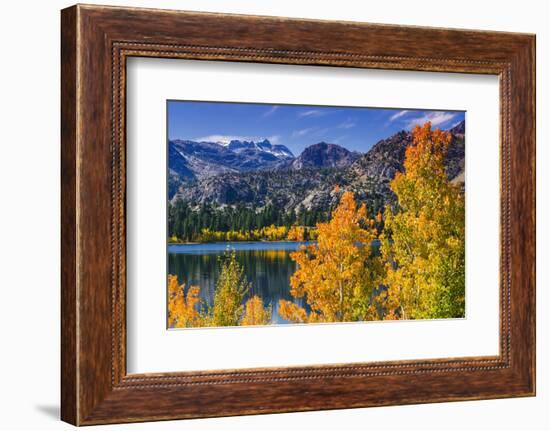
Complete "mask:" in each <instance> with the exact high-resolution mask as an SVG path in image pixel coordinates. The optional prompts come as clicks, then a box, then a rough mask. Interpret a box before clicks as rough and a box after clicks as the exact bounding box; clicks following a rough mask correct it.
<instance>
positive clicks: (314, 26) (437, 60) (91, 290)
mask: <svg viewBox="0 0 550 431" xmlns="http://www.w3.org/2000/svg"><path fill="white" fill-rule="evenodd" d="M61 16H62V26H61V47H62V60H61V71H62V77H61V78H62V93H61V107H62V112H61V114H62V115H61V117H62V118H61V121H62V149H61V160H62V181H61V191H62V218H61V222H62V251H61V252H62V297H61V302H62V325H61V339H62V344H61V351H62V364H61V365H62V373H61V375H62V378H61V388H62V391H61V417H62V419H63V420H65V421H67V422H70V423H72V424H75V425H88V424H101V423H113V422H135V421H147V420H161V419H176V418H194V417H209V416H229V415H240V414H256V413H273V412H289V411H306V410H320V409H339V408H351V407H366V406H381V405H389V404H411V403H424V402H441V401H450V400H472V399H480V398H501V397H512V396H530V395H534V393H535V36H534V35H527V34H511V33H497V32H485V31H469V30H468V31H466V30H448V29H436V28H423V27H401V26H390V25H375V24H363V23H353V22H330V21H312V20H296V19H286V18H275V17H255V16H241V15H219V14H210V13H196V12H178V11H167V10H153V9H151V10H147V9H132V8H119V7H103V6H82V5H77V6H73V7H70V8H68V9H65V10H63V11H62V14H61ZM130 56H146V57H165V58H185V59H200V60H223V61H241V62H258V63H286V64H301V65H331V66H345V67H357V68H376V69H404V70H418V71H444V72H463V73H482V74H493V75H498V76H499V77H500V106H501V220H500V223H501V283H500V289H501V300H500V316H501V319H500V320H501V331H500V336H501V341H500V354H499V355H498V356H495V357H467V358H445V359H439V360H422V361H401V362H382V363H364V364H343V365H330V366H306V367H292V368H269V369H247V370H227V371H222V372H220V371H208V370H206V371H203V372H181V373H160V374H141V375H135V374H131V375H128V374H127V373H126V366H125V364H126V358H125V354H126V353H125V334H126V330H125V294H126V291H125V289H126V286H125V187H126V183H125V181H126V178H125V151H126V148H125V145H126V144H125V97H126V94H125V91H126V89H125V82H126V81H125V76H126V70H125V65H126V59H127V58H128V57H130Z"/></svg>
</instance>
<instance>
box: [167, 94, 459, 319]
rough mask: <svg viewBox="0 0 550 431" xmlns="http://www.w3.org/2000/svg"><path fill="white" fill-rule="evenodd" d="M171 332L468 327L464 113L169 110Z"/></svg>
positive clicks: (280, 107) (193, 104)
mask: <svg viewBox="0 0 550 431" xmlns="http://www.w3.org/2000/svg"><path fill="white" fill-rule="evenodd" d="M167 140H168V142H167V145H168V149H167V150H168V151H167V169H166V172H167V199H168V202H167V223H168V229H167V272H168V273H167V328H168V329H176V328H200V327H227V326H231V327H235V326H259V325H285V324H315V323H325V324H326V323H344V322H370V321H381V320H411V319H414V320H426V319H457V318H464V317H465V300H466V298H465V218H464V215H465V112H464V111H441V110H437V111H435V110H426V109H411V108H403V109H389V108H371V107H342V106H310V105H284V104H263V103H233V102H231V103H226V102H203V101H179V100H169V101H167Z"/></svg>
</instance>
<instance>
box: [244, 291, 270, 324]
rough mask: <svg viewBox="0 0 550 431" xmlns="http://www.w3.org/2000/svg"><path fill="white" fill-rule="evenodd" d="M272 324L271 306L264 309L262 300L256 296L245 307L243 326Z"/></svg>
mask: <svg viewBox="0 0 550 431" xmlns="http://www.w3.org/2000/svg"><path fill="white" fill-rule="evenodd" d="M270 322H271V306H269V307H266V308H264V304H263V301H262V298H260V297H259V296H257V295H254V296H253V297H252V298H250V299H249V300H248V301H246V305H245V307H244V316H243V318H242V320H241V325H243V326H253V325H268V324H269V323H270Z"/></svg>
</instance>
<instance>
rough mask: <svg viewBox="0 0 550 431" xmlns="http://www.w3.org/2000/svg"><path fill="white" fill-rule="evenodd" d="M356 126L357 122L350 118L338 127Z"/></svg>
mask: <svg viewBox="0 0 550 431" xmlns="http://www.w3.org/2000/svg"><path fill="white" fill-rule="evenodd" d="M355 126H356V123H355V122H353V121H352V120H349V119H348V120H346V121H344V122H343V123H341V124H339V125H338V126H336V127H337V128H339V129H351V128H352V127H355Z"/></svg>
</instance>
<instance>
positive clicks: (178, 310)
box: [168, 274, 200, 328]
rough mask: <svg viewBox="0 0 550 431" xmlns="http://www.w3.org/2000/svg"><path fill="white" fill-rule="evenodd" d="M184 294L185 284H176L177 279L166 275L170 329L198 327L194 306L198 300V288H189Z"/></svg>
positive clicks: (196, 312) (197, 316)
mask: <svg viewBox="0 0 550 431" xmlns="http://www.w3.org/2000/svg"><path fill="white" fill-rule="evenodd" d="M184 292H185V284H179V283H178V277H176V276H175V275H172V274H169V275H168V326H169V327H170V328H188V327H193V326H200V315H199V312H198V310H197V309H196V306H197V305H198V303H199V301H200V298H199V292H200V288H199V287H197V286H190V287H189V289H188V290H187V295H185V294H184Z"/></svg>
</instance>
